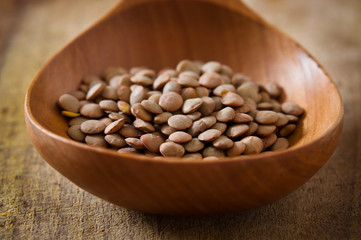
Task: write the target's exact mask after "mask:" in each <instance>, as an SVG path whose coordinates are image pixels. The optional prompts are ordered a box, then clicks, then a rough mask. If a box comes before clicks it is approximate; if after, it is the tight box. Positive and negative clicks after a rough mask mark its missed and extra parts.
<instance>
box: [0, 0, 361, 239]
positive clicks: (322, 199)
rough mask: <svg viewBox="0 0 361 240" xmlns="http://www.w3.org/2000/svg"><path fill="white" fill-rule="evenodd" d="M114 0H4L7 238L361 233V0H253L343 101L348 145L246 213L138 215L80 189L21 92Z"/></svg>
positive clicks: (2, 162) (2, 208)
mask: <svg viewBox="0 0 361 240" xmlns="http://www.w3.org/2000/svg"><path fill="white" fill-rule="evenodd" d="M116 2H117V0H102V1H98V0H76V1H72V0H0V123H1V124H0V196H1V199H0V239H12V238H14V239H27V238H29V239H242V238H245V239H361V127H360V123H361V98H360V96H361V94H360V92H361V1H360V0H342V1H341V0H246V2H247V3H248V4H249V5H250V6H251V7H252V8H254V9H255V10H256V11H257V12H259V13H260V14H261V15H262V16H264V17H265V18H266V19H267V20H269V21H270V22H272V23H273V24H274V25H276V26H278V27H279V28H280V29H281V30H283V31H284V32H286V33H288V34H289V35H291V36H292V37H293V38H294V39H296V40H297V41H298V42H300V43H301V44H302V45H304V46H305V47H306V49H308V50H309V51H310V52H311V53H312V54H313V55H314V56H315V57H316V59H318V60H319V61H320V62H321V63H322V64H323V65H324V66H325V68H326V70H328V71H329V73H330V74H331V76H332V77H333V78H334V80H335V82H336V84H337V86H338V87H339V88H340V91H341V94H342V97H343V100H344V102H345V125H344V132H343V137H342V140H341V143H340V145H339V147H338V149H337V150H336V152H335V153H334V155H333V156H332V158H331V159H330V160H329V162H328V163H327V164H326V165H325V166H324V167H323V168H322V169H321V170H320V171H319V172H318V173H317V174H316V175H315V176H314V177H313V178H312V179H311V180H310V181H308V182H307V183H306V184H305V185H303V186H302V187H301V188H300V189H298V190H297V191H295V192H294V193H292V194H291V195H289V196H288V197H286V198H284V199H282V200H280V201H278V202H276V203H273V204H270V205H268V206H265V207H263V208H259V209H255V210H252V211H248V212H243V213H239V214H231V215H223V216H209V217H171V216H156V215H149V214H143V213H138V212H134V211H130V210H126V209H122V208H120V207H117V206H114V205H111V204H109V203H107V202H104V201H102V200H100V199H98V198H96V197H94V196H92V195H90V194H88V193H87V192H84V191H83V190H81V189H79V188H78V187H77V186H75V185H73V184H72V183H70V182H69V181H68V180H67V179H65V178H64V177H62V176H61V175H60V174H58V173H57V172H56V171H55V170H53V169H52V168H51V167H49V166H48V165H47V164H46V163H45V161H43V160H42V159H41V158H40V157H39V155H38V153H37V152H36V151H35V150H34V148H33V146H32V144H31V142H30V139H29V137H28V135H27V133H26V128H25V124H24V120H23V119H24V115H23V102H24V95H25V92H26V89H27V87H28V86H29V83H30V81H31V79H32V77H33V76H34V75H35V73H36V71H37V70H38V69H39V68H40V66H41V65H42V64H43V63H44V62H45V61H46V59H48V58H49V57H50V56H51V55H53V54H54V53H55V52H56V51H57V50H58V49H59V48H60V47H61V46H62V45H64V44H65V43H66V42H68V41H69V40H70V39H72V38H73V37H75V36H76V35H77V34H78V33H79V32H81V31H82V30H84V29H85V28H86V27H88V26H90V25H91V23H93V22H94V21H95V20H96V19H97V18H99V17H100V16H102V15H103V14H104V13H106V12H107V11H108V10H109V9H110V8H111V7H112V6H113V5H114V4H115V3H116Z"/></svg>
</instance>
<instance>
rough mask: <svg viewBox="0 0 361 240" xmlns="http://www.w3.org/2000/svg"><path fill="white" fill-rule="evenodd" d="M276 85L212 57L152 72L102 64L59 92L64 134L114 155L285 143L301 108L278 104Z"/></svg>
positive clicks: (254, 148)
mask: <svg viewBox="0 0 361 240" xmlns="http://www.w3.org/2000/svg"><path fill="white" fill-rule="evenodd" d="M281 93H282V89H281V88H280V87H279V86H278V85H277V84H276V83H273V82H270V83H268V84H266V85H265V86H260V85H258V84H257V83H255V82H252V81H251V80H250V78H249V77H247V76H245V75H243V74H241V73H233V71H232V69H231V68H230V67H229V66H227V65H224V64H221V63H219V62H216V61H210V62H207V63H202V62H199V61H189V60H183V61H181V62H179V63H178V65H177V66H176V69H162V70H161V71H159V73H158V74H157V73H156V72H155V71H154V70H151V69H149V68H145V67H134V68H131V69H130V70H129V72H128V71H126V70H125V69H124V68H114V67H110V68H107V69H106V70H105V71H104V74H103V76H102V77H98V76H87V77H85V78H84V79H82V83H81V85H80V87H79V90H76V91H73V92H70V93H67V94H63V95H62V96H60V98H59V102H58V104H59V106H60V107H61V109H62V114H63V115H64V116H66V117H67V118H68V120H69V121H68V124H69V128H68V131H67V133H68V135H69V136H70V137H71V138H72V139H74V140H76V141H80V142H85V143H87V144H89V145H92V146H99V147H108V148H112V149H115V150H117V151H118V152H119V153H123V152H131V153H143V154H146V155H149V156H164V157H170V156H176V157H183V158H203V159H216V158H219V157H225V156H228V157H235V156H239V155H241V154H245V155H248V154H257V153H260V152H262V151H276V150H282V149H286V148H288V147H289V141H288V140H287V138H286V137H288V136H289V135H290V134H291V133H292V132H293V131H294V130H295V128H296V123H297V121H298V119H299V116H300V115H302V114H303V112H304V110H303V109H302V108H301V107H300V106H298V105H297V104H295V103H292V102H284V103H280V102H279V100H278V99H279V97H280V95H281Z"/></svg>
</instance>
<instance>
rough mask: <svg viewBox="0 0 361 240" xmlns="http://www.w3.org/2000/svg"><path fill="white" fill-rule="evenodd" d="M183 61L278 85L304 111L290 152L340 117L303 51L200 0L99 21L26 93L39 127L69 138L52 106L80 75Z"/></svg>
mask: <svg viewBox="0 0 361 240" xmlns="http://www.w3.org/2000/svg"><path fill="white" fill-rule="evenodd" d="M159 9H161V10H162V11H159ZM182 59H197V60H203V61H208V60H216V61H220V62H222V63H225V64H228V65H229V66H231V67H232V68H233V70H234V71H235V72H242V73H245V74H246V75H249V76H250V77H251V78H252V79H253V81H256V82H258V83H261V84H263V83H266V82H270V81H271V82H276V83H278V84H279V85H280V86H282V87H283V89H284V92H285V95H284V99H285V100H290V101H294V102H296V103H298V104H299V105H301V106H302V107H303V108H305V111H306V114H305V116H304V117H303V120H302V121H301V124H299V125H298V128H297V131H296V132H295V133H294V134H293V135H292V137H291V139H290V140H291V144H292V145H293V147H295V146H299V145H302V144H305V143H309V142H310V141H312V140H313V139H315V138H318V137H321V136H322V135H323V134H325V132H327V130H328V129H329V128H330V126H331V125H332V124H333V123H335V122H336V121H337V120H338V119H339V118H340V113H341V112H342V104H341V101H340V97H339V94H338V91H337V88H336V87H335V85H334V84H333V82H332V81H331V80H330V79H329V76H328V75H326V74H325V72H324V71H323V69H322V67H320V66H319V64H318V63H317V62H316V61H315V60H314V59H313V58H312V57H310V56H309V54H308V53H307V52H305V51H304V50H303V48H302V47H300V46H299V45H298V44H297V43H295V42H294V41H293V40H291V39H290V38H288V37H287V36H285V35H284V34H281V33H279V32H278V31H277V30H275V29H274V28H272V27H270V26H268V25H267V24H265V23H264V22H262V21H256V20H254V19H251V18H249V17H245V16H243V15H240V14H239V13H237V12H235V11H232V10H230V9H227V8H223V7H219V6H216V5H214V4H211V3H206V2H197V1H193V2H190V1H166V2H151V3H144V4H142V5H141V6H135V7H133V8H130V9H127V10H124V11H122V12H120V13H119V14H117V15H114V16H111V17H109V18H105V19H103V20H102V21H101V22H99V23H98V24H97V25H96V26H94V27H93V28H91V29H90V30H88V31H87V32H85V33H84V34H82V35H81V36H80V37H78V38H77V39H75V40H74V41H73V42H71V43H70V44H69V45H67V46H66V47H65V48H64V49H62V51H60V52H59V53H58V54H57V55H56V56H55V57H54V58H52V59H51V60H50V61H49V62H48V64H47V65H46V66H45V67H44V68H43V69H42V70H41V71H40V73H39V75H38V76H37V79H36V81H35V82H34V84H33V85H32V89H31V91H29V93H28V94H29V96H28V99H29V107H30V110H31V114H32V116H33V118H34V119H35V120H36V121H37V122H38V124H40V125H41V126H42V127H44V128H46V129H47V130H49V131H51V132H53V133H55V134H57V135H60V136H62V137H65V138H69V137H68V136H67V134H66V129H67V124H66V121H65V119H64V118H63V117H62V116H61V115H60V114H59V109H58V107H57V105H56V102H57V100H58V98H59V96H60V95H61V94H63V93H66V92H69V91H72V90H75V89H77V88H78V86H79V83H80V81H81V79H82V77H84V76H86V75H88V74H97V75H100V74H101V73H102V71H103V70H104V69H105V68H106V67H108V66H123V67H126V68H130V67H132V66H148V67H150V68H153V69H157V70H159V69H161V68H163V67H175V65H176V64H177V62H178V61H180V60H182Z"/></svg>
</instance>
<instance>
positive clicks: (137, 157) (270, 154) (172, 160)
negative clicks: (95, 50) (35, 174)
mask: <svg viewBox="0 0 361 240" xmlns="http://www.w3.org/2000/svg"><path fill="white" fill-rule="evenodd" d="M209 3H210V2H209ZM211 4H215V3H211ZM217 6H218V7H223V8H226V7H224V6H220V5H218V4H217ZM245 7H246V8H248V7H247V6H245ZM131 8H133V7H131ZM125 10H128V9H125ZM227 10H229V11H234V12H236V13H237V14H242V15H243V17H245V18H248V19H250V20H251V21H255V22H257V23H260V24H263V25H265V27H267V28H270V29H271V30H272V31H274V32H276V33H277V34H280V35H282V37H285V38H288V39H289V40H290V41H292V42H294V43H295V45H296V46H297V47H298V48H299V49H300V50H301V51H303V52H304V53H305V54H306V55H307V56H308V57H309V58H310V60H311V61H313V62H314V63H316V65H317V67H318V68H319V69H320V70H321V72H322V73H323V74H324V75H325V76H326V78H327V79H328V81H329V82H328V83H329V84H331V85H333V87H334V89H335V90H336V95H337V100H338V102H339V104H340V110H339V114H338V116H337V118H336V120H335V121H333V122H332V123H331V124H330V125H329V126H328V128H327V129H326V130H325V131H324V132H323V133H322V134H321V135H320V136H318V137H317V138H314V139H312V140H311V141H309V142H308V143H306V144H302V145H299V146H291V147H290V148H287V149H285V150H279V151H267V152H261V153H259V154H252V155H240V156H236V157H222V158H219V159H218V160H211V161H204V160H203V158H196V159H193V158H190V159H186V158H183V157H181V158H180V157H163V156H161V155H159V156H147V155H144V154H138V153H118V152H117V151H115V150H112V149H108V148H102V147H97V146H89V145H87V144H85V143H83V142H77V141H75V140H73V139H71V138H65V137H62V136H60V135H58V134H56V133H54V132H52V131H50V130H48V129H46V128H45V127H43V126H42V124H40V123H39V122H38V121H37V120H36V118H35V117H34V115H33V112H32V111H31V107H30V96H31V93H32V92H33V88H34V86H35V85H36V84H37V82H38V81H39V79H40V77H41V74H42V73H43V72H44V71H45V69H46V68H47V67H48V66H49V65H50V64H51V63H52V62H53V61H54V59H55V58H56V57H58V56H59V55H60V53H61V52H63V51H64V50H66V49H67V48H68V47H69V46H70V45H72V44H73V43H74V42H75V41H77V40H78V39H79V38H80V37H81V36H83V35H85V34H86V33H88V32H89V31H90V30H91V29H92V28H94V27H96V26H98V25H100V24H101V23H103V22H104V21H105V20H107V19H108V17H114V15H115V14H116V13H119V12H118V11H114V9H112V10H110V12H109V13H107V14H105V15H104V16H103V17H101V18H100V19H99V20H98V21H97V22H96V23H94V24H91V25H90V26H88V27H87V28H86V29H85V30H83V31H82V32H80V33H79V34H78V35H77V36H75V37H74V38H73V39H72V40H71V41H69V42H68V43H67V44H65V45H63V46H62V47H61V48H60V49H58V50H57V51H55V53H54V54H53V55H52V56H51V57H50V58H49V59H48V60H47V61H46V62H45V63H44V64H43V65H42V66H41V68H40V69H39V70H38V71H37V73H36V75H35V77H34V78H33V79H32V81H31V83H30V85H29V87H28V89H27V91H26V95H25V101H24V112H25V118H27V120H28V121H29V123H30V124H31V125H33V126H34V127H36V128H37V129H38V130H39V131H41V132H43V133H44V134H45V135H47V136H50V137H51V138H53V139H55V140H57V141H60V142H62V143H64V144H68V145H70V146H71V147H74V148H80V149H82V150H84V151H89V152H94V153H95V152H97V153H102V154H107V155H111V156H112V157H115V158H119V159H121V160H131V161H140V162H147V163H149V162H153V163H163V164H199V163H201V164H218V163H230V162H238V161H245V162H248V161H255V160H256V159H257V160H262V161H267V160H271V159H274V158H275V157H276V158H281V157H285V155H288V154H290V153H296V152H300V151H303V150H304V149H307V148H309V147H311V146H312V145H314V144H315V143H317V142H319V141H321V140H322V139H323V138H324V137H325V136H327V135H329V134H331V133H332V132H334V131H335V130H336V129H337V127H338V126H340V125H342V123H343V119H344V105H343V101H342V97H341V94H340V91H339V89H338V87H337V85H336V83H335V82H334V81H333V79H332V78H331V76H330V75H329V74H328V72H327V71H326V70H325V68H324V67H323V66H322V64H320V63H319V62H318V61H317V60H316V59H315V57H314V56H313V55H312V54H310V53H309V52H308V51H307V50H306V49H305V48H304V47H303V46H302V45H301V44H299V43H298V42H297V41H295V40H294V39H293V38H292V37H290V36H288V35H287V34H285V33H284V32H283V31H281V30H280V29H278V28H277V27H275V26H273V25H272V24H270V23H268V22H267V21H265V20H264V19H263V18H261V17H260V16H258V15H255V16H252V15H246V14H243V13H241V12H237V11H235V10H234V9H229V8H227ZM248 10H249V11H251V12H252V10H250V9H248ZM59 114H60V112H59ZM27 125H28V124H27ZM27 129H28V132H29V129H30V126H27Z"/></svg>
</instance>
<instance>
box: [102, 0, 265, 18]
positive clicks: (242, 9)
mask: <svg viewBox="0 0 361 240" xmlns="http://www.w3.org/2000/svg"><path fill="white" fill-rule="evenodd" d="M166 1H174V2H176V1H180V0H119V2H118V3H117V4H116V5H115V6H114V8H113V9H112V10H111V11H110V12H109V15H110V16H111V15H116V14H117V13H119V12H121V11H124V10H126V9H129V8H132V7H135V6H137V5H141V4H146V3H148V2H166ZM181 1H182V2H184V1H190V2H206V3H207V2H208V3H211V4H215V5H218V6H219V7H225V8H228V9H231V10H233V11H236V12H239V13H241V14H243V15H246V16H248V17H250V18H252V19H254V20H261V21H263V20H262V18H261V17H260V16H258V15H257V14H256V13H255V12H253V11H252V10H251V9H250V8H248V7H247V6H246V5H245V4H244V3H243V1H242V0H181Z"/></svg>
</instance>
